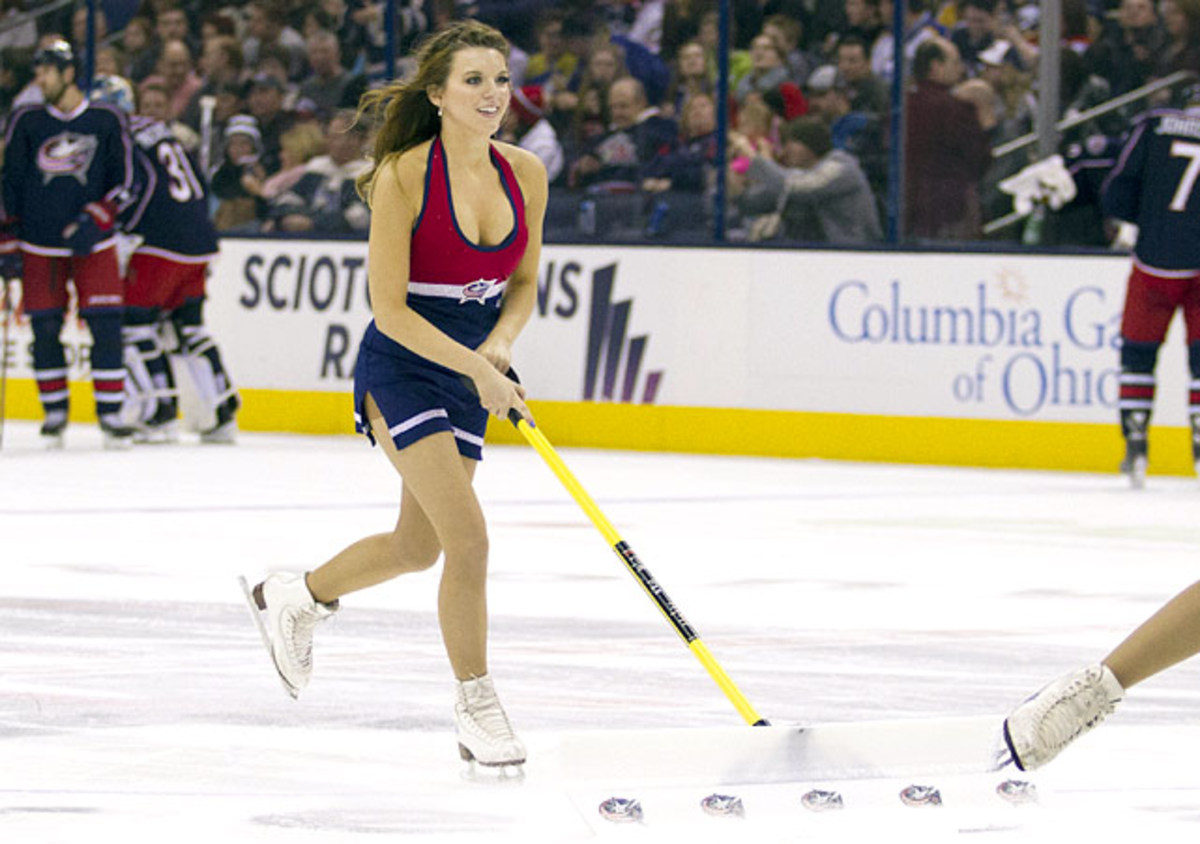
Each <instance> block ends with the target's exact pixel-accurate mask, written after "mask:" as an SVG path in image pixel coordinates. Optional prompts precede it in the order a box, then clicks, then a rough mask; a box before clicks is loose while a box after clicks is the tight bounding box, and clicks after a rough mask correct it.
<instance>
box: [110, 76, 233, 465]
mask: <svg viewBox="0 0 1200 844" xmlns="http://www.w3.org/2000/svg"><path fill="white" fill-rule="evenodd" d="M102 96H103V95H102ZM151 102H154V103H157V102H158V100H157V99H155V100H152V99H151V98H147V103H151ZM147 111H148V112H149V113H146V111H143V113H142V114H140V115H139V116H137V117H134V118H133V119H132V122H131V131H132V136H133V140H134V155H135V170H136V178H135V185H136V187H135V194H136V195H137V198H136V200H135V201H134V202H133V203H132V204H131V206H130V210H129V213H128V215H127V218H126V219H125V222H124V228H125V230H126V231H128V232H130V233H133V234H136V235H137V236H139V238H140V240H141V242H140V244H139V245H138V247H137V249H136V251H135V252H134V253H133V256H132V257H131V258H130V261H129V269H128V272H127V275H126V290H125V298H126V306H125V362H126V384H127V386H126V393H127V396H128V398H127V401H126V409H125V419H126V421H127V422H130V423H132V424H134V426H135V428H136V429H137V431H136V433H135V435H134V436H135V439H137V440H138V441H145V442H170V441H172V440H173V439H175V431H174V429H175V420H176V418H177V416H178V408H179V404H178V393H177V391H176V389H175V382H174V378H173V376H172V372H171V367H170V362H169V361H168V359H167V352H166V348H165V346H164V343H163V340H162V337H161V335H160V331H159V327H160V325H161V324H162V320H163V318H164V317H165V318H168V319H170V321H171V323H172V325H173V326H174V329H175V334H176V336H177V338H178V341H179V351H180V354H181V356H182V358H183V360H184V362H185V364H186V366H187V370H188V373H189V375H190V376H191V378H192V381H193V383H194V384H195V388H196V393H197V395H198V396H199V397H200V398H201V400H202V401H203V402H204V404H205V407H206V409H207V411H208V413H209V414H210V419H209V420H208V422H207V423H206V424H205V426H204V428H203V429H202V430H201V432H200V439H201V442H208V443H228V442H233V439H234V435H235V433H236V430H237V427H236V422H235V419H234V417H235V415H236V414H237V411H238V408H239V407H240V405H241V401H240V399H239V398H238V394H237V391H236V389H235V388H234V386H233V383H232V382H231V380H230V378H229V375H228V374H227V372H226V371H225V367H224V364H223V363H222V361H221V354H220V352H219V351H218V349H217V346H216V344H215V343H214V341H213V339H212V337H211V336H210V335H209V333H208V329H207V328H206V327H205V325H204V321H203V311H202V308H203V304H204V288H205V276H206V273H207V270H208V264H209V261H211V260H212V258H213V257H214V256H215V255H216V252H217V233H216V228H215V227H214V226H213V223H212V220H211V218H210V217H209V208H208V188H207V185H206V183H205V181H204V177H203V175H202V174H201V170H200V168H199V166H197V164H196V162H195V161H194V160H193V159H192V157H191V156H190V155H189V154H188V153H187V152H186V151H185V150H184V148H183V146H182V145H181V144H180V142H179V141H178V140H177V139H176V138H175V136H174V135H173V134H172V133H171V128H170V127H169V126H168V125H167V124H166V123H164V122H163V118H164V117H165V115H163V114H157V113H154V108H153V107H150V108H149V109H147Z"/></svg>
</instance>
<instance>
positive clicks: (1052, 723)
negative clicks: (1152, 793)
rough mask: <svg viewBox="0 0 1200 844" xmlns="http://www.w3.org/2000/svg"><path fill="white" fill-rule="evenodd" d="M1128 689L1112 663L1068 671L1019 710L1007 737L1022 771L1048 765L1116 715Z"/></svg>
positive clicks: (1013, 715) (1012, 716)
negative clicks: (1112, 666) (1063, 751)
mask: <svg viewBox="0 0 1200 844" xmlns="http://www.w3.org/2000/svg"><path fill="white" fill-rule="evenodd" d="M1124 696H1125V690H1124V689H1123V688H1121V684H1120V683H1119V682H1118V681H1117V678H1116V677H1115V676H1114V675H1113V673H1112V671H1110V670H1109V668H1108V666H1107V665H1103V664H1100V665H1092V666H1089V667H1088V668H1084V669H1081V670H1079V671H1075V672H1073V673H1071V674H1067V675H1066V676H1064V677H1061V678H1059V679H1058V680H1055V681H1054V682H1053V683H1051V684H1050V685H1048V686H1046V687H1045V688H1044V689H1042V690H1041V691H1040V692H1038V693H1037V694H1035V695H1034V696H1033V697H1031V698H1029V700H1027V701H1025V702H1024V703H1023V704H1021V705H1020V706H1018V707H1017V708H1016V709H1014V710H1013V711H1012V712H1011V713H1010V714H1009V716H1008V718H1006V719H1005V720H1004V741H1005V742H1006V743H1007V744H1008V749H1009V751H1010V752H1011V753H1012V757H1013V761H1014V762H1015V763H1016V765H1017V767H1018V768H1019V769H1021V770H1022V771H1032V770H1033V769H1034V768H1040V767H1041V766H1042V765H1045V764H1046V763H1047V762H1049V761H1050V760H1051V759H1053V758H1054V757H1055V756H1057V755H1058V754H1059V753H1061V752H1062V750H1063V749H1064V748H1065V747H1066V746H1067V745H1068V744H1070V743H1071V742H1073V741H1074V740H1075V739H1077V738H1079V736H1081V735H1083V734H1084V733H1086V732H1087V731H1088V730H1090V729H1092V728H1093V727H1095V726H1096V725H1097V724H1099V723H1100V722H1101V721H1103V720H1104V719H1105V718H1106V717H1107V716H1108V715H1109V714H1111V713H1112V711H1113V709H1115V708H1116V705H1117V704H1118V703H1120V702H1121V698H1123V697H1124Z"/></svg>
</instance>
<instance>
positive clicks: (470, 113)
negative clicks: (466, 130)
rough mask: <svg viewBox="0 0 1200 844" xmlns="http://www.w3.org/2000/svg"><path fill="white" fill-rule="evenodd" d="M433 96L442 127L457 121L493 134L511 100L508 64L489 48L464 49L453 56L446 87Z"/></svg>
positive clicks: (501, 56) (500, 54)
mask: <svg viewBox="0 0 1200 844" xmlns="http://www.w3.org/2000/svg"><path fill="white" fill-rule="evenodd" d="M431 94H432V96H431V97H430V100H431V101H432V102H433V104H434V105H436V106H438V107H439V108H440V109H441V110H442V125H443V126H444V125H445V124H446V122H447V121H455V122H457V123H461V124H463V125H464V126H468V127H476V128H478V129H479V130H480V131H485V132H486V133H487V134H488V135H491V134H493V133H494V132H495V131H496V130H497V129H498V128H499V127H500V121H501V120H502V119H503V117H504V110H505V109H506V108H508V104H509V101H510V99H511V97H512V85H511V83H510V80H509V75H508V61H507V59H505V57H504V55H503V54H502V53H500V52H499V51H498V50H493V49H491V48H490V47H465V48H463V49H461V50H459V51H458V52H456V53H455V54H454V58H453V60H452V61H451V65H450V74H449V75H448V76H447V77H446V84H445V85H444V86H443V87H442V88H441V89H440V90H437V91H432V92H431ZM489 127H490V128H489Z"/></svg>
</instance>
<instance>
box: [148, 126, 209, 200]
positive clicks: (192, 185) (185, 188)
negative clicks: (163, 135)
mask: <svg viewBox="0 0 1200 844" xmlns="http://www.w3.org/2000/svg"><path fill="white" fill-rule="evenodd" d="M158 161H159V163H160V164H162V166H163V167H164V168H166V171H167V175H168V176H169V177H170V180H169V181H168V182H167V192H168V193H170V194H171V199H173V200H175V201H176V202H187V201H189V200H192V199H200V198H201V197H202V196H204V188H202V187H201V186H200V180H199V179H197V178H196V173H195V171H193V170H192V162H191V160H190V159H189V158H188V156H187V153H186V152H184V151H183V147H181V146H180V145H179V142H178V141H169V142H167V143H162V144H159V145H158Z"/></svg>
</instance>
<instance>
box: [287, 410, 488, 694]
mask: <svg viewBox="0 0 1200 844" xmlns="http://www.w3.org/2000/svg"><path fill="white" fill-rule="evenodd" d="M366 412H367V419H368V421H369V422H370V424H371V429H372V431H373V432H374V433H375V441H376V442H377V443H378V444H379V446H380V447H381V448H382V449H383V452H384V454H386V455H387V457H388V460H390V461H391V463H392V465H393V466H395V467H396V471H397V472H399V473H400V476H401V478H403V482H404V487H403V493H402V499H401V507H400V517H399V519H398V520H397V522H396V529H395V530H393V531H392V532H391V533H381V534H376V535H374V536H368V537H366V538H365V539H360V540H359V541H358V542H355V543H354V544H353V545H351V546H349V547H348V548H346V549H345V550H344V551H342V552H341V553H339V554H338V555H337V556H335V557H334V558H333V559H332V560H330V561H329V562H327V563H326V564H325V565H323V566H321V567H320V568H318V569H317V570H316V571H313V572H311V573H310V574H309V575H308V587H309V591H311V592H312V595H313V597H314V598H315V599H316V600H318V601H321V602H322V603H329V602H330V601H333V600H334V599H336V598H338V597H340V596H342V595H345V594H348V593H350V592H354V591H356V590H359V589H365V588H367V587H368V586H373V585H375V584H377V583H382V582H383V581H385V580H389V579H391V578H393V577H396V576H397V575H400V574H404V573H406V572H410V571H419V570H421V569H426V568H429V567H430V566H432V565H433V564H434V563H435V562H436V561H437V558H438V554H439V553H440V552H444V554H445V565H444V569H443V572H442V581H441V587H440V589H439V591H438V619H439V621H440V623H441V627H442V639H443V641H444V642H445V646H446V653H447V654H448V655H449V657H450V665H451V667H452V668H453V669H454V676H455V677H457V678H458V679H460V680H465V679H468V678H471V677H482V676H483V675H484V674H486V673H487V670H488V669H487V553H488V540H487V525H486V523H485V521H484V518H483V510H482V508H481V507H480V506H479V500H478V499H477V498H476V497H475V490H474V488H473V487H472V486H471V482H472V480H473V479H474V474H475V467H476V465H477V461H475V460H472V459H470V458H467V457H463V456H462V455H460V454H459V452H458V447H457V446H456V445H455V442H454V436H453V435H452V434H450V433H449V432H443V433H438V434H434V435H433V436H429V437H425V438H424V439H421V440H418V441H417V442H415V443H413V444H412V445H410V446H408V447H407V448H405V449H404V450H403V451H397V450H396V446H395V444H394V443H393V442H392V440H391V437H390V436H389V435H388V433H387V423H386V422H384V420H383V416H382V414H381V413H380V412H379V408H378V407H377V406H376V404H375V401H374V400H373V399H372V398H371V397H370V396H368V397H367V401H366Z"/></svg>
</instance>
